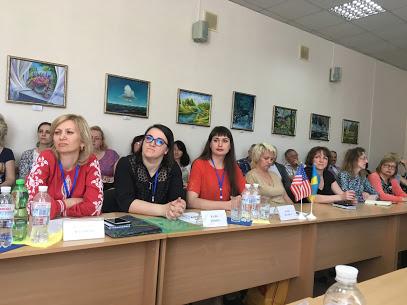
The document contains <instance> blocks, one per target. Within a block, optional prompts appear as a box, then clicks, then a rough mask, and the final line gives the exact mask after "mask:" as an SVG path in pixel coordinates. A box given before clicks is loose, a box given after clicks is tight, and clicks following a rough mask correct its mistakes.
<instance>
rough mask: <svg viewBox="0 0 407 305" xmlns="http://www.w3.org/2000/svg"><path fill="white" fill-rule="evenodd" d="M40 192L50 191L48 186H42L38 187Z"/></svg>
mask: <svg viewBox="0 0 407 305" xmlns="http://www.w3.org/2000/svg"><path fill="white" fill-rule="evenodd" d="M38 190H39V191H40V192H46V191H48V186H47V185H40V186H39V187H38Z"/></svg>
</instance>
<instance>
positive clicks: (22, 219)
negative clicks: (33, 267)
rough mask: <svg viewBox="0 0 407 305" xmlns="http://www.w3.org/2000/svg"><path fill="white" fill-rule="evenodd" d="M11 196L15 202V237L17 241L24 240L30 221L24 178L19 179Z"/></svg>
mask: <svg viewBox="0 0 407 305" xmlns="http://www.w3.org/2000/svg"><path fill="white" fill-rule="evenodd" d="M11 198H12V200H13V203H14V207H15V208H14V225H13V239H14V240H15V241H22V240H24V238H25V237H26V235H27V223H28V212H27V202H28V191H27V189H26V188H25V186H24V179H17V180H16V186H15V187H14V188H13V191H12V192H11Z"/></svg>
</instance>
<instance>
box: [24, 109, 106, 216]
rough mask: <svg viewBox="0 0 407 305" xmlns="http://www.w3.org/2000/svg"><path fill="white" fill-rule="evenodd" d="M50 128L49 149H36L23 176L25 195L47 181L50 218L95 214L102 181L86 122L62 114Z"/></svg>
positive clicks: (72, 115)
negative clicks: (33, 157)
mask: <svg viewBox="0 0 407 305" xmlns="http://www.w3.org/2000/svg"><path fill="white" fill-rule="evenodd" d="M50 132H51V138H52V139H53V145H52V147H51V149H50V150H45V151H43V152H41V153H40V155H39V157H38V158H37V162H36V163H35V165H34V166H33V168H32V170H31V173H30V174H29V175H28V177H27V181H26V186H27V189H28V193H29V197H30V198H29V199H30V200H31V199H32V198H33V197H34V196H35V195H36V194H37V192H38V186H40V185H47V186H48V194H49V195H50V197H51V218H52V219H53V218H56V217H58V216H73V217H82V216H94V215H99V214H100V212H101V208H102V202H103V184H102V179H101V175H100V168H99V162H98V160H97V159H96V156H95V155H94V154H92V141H91V135H90V130H89V126H88V123H87V122H86V121H85V119H84V118H83V117H81V116H79V115H75V114H66V115H62V116H60V117H58V118H56V119H55V120H54V121H53V122H52V124H51V131H50Z"/></svg>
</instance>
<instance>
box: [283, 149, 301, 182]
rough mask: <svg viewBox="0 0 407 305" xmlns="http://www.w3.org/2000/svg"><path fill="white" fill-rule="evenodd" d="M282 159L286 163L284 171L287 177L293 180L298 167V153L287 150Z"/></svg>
mask: <svg viewBox="0 0 407 305" xmlns="http://www.w3.org/2000/svg"><path fill="white" fill-rule="evenodd" d="M284 158H285V161H286V164H285V170H286V171H287V174H288V177H290V179H291V180H293V178H294V176H295V173H296V172H297V168H298V165H299V164H300V162H299V161H298V153H297V152H296V151H295V150H294V149H292V148H290V149H287V150H286V151H285V153H284Z"/></svg>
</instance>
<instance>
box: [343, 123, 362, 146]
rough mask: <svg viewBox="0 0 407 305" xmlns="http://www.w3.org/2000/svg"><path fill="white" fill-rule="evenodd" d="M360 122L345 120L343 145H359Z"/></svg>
mask: <svg viewBox="0 0 407 305" xmlns="http://www.w3.org/2000/svg"><path fill="white" fill-rule="evenodd" d="M358 137H359V122H357V121H351V120H347V119H343V121H342V143H347V144H358Z"/></svg>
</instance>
